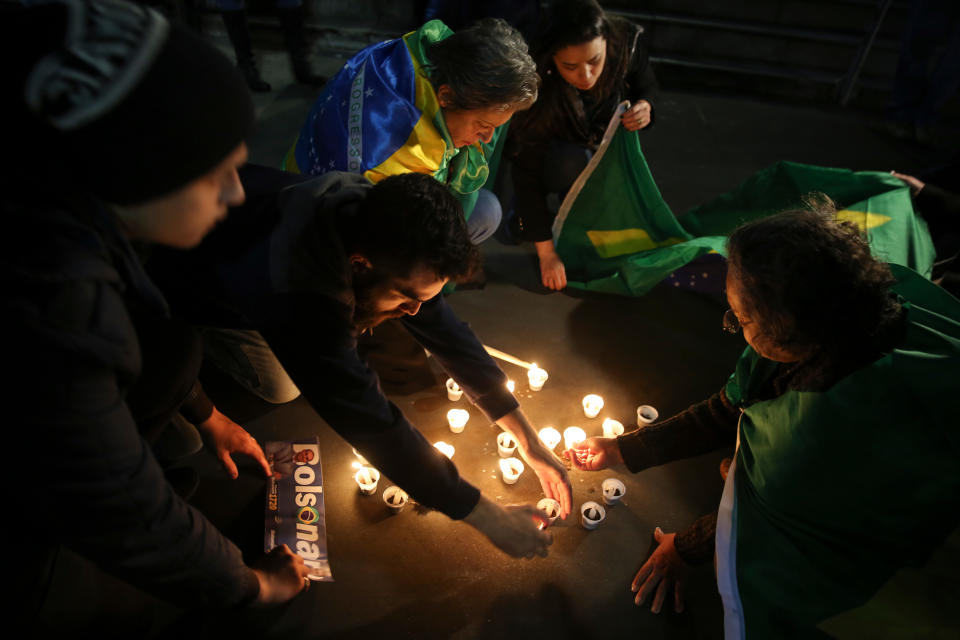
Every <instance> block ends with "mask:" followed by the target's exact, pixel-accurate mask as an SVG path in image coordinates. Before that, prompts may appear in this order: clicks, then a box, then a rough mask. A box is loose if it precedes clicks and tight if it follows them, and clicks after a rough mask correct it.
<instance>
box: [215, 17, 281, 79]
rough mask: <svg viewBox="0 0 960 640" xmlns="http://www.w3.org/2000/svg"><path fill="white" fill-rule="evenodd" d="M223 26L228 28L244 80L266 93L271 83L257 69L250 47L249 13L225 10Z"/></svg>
mask: <svg viewBox="0 0 960 640" xmlns="http://www.w3.org/2000/svg"><path fill="white" fill-rule="evenodd" d="M220 15H221V16H223V26H225V27H226V28H227V35H228V36H229V37H230V44H232V45H233V51H234V53H236V55H237V67H238V68H239V69H240V73H242V74H243V78H244V80H246V81H247V86H248V87H250V90H251V91H256V92H258V93H264V92H267V91H270V85H269V84H267V83H266V82H264V80H263V78H261V77H260V72H259V71H257V63H256V61H255V60H254V58H253V49H252V48H251V47H250V29H248V28H247V14H246V13H245V12H244V11H243V9H241V10H240V11H223V12H221V13H220Z"/></svg>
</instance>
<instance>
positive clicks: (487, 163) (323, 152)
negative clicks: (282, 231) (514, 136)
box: [282, 20, 508, 218]
mask: <svg viewBox="0 0 960 640" xmlns="http://www.w3.org/2000/svg"><path fill="white" fill-rule="evenodd" d="M452 35H453V31H451V30H450V29H448V28H447V27H446V25H444V24H443V23H442V22H440V21H439V20H431V21H430V22H428V23H426V24H425V25H423V26H422V27H420V28H419V29H417V30H416V31H411V32H410V33H408V34H406V35H405V36H403V37H402V38H397V39H394V40H388V41H386V42H380V43H378V44H374V45H371V46H369V47H366V48H364V49H362V50H361V51H359V52H358V53H356V54H354V56H353V57H351V58H350V59H349V60H348V61H347V62H346V64H345V65H344V66H343V68H342V69H341V70H340V71H339V72H338V73H337V74H336V75H335V76H334V77H333V78H331V79H330V81H329V82H328V83H327V84H326V86H325V87H324V89H323V91H322V93H321V94H320V96H319V97H318V98H317V100H316V102H315V103H314V105H313V108H312V109H311V110H310V113H309V115H308V116H307V119H306V121H305V122H304V123H303V126H302V127H301V129H300V134H299V136H298V137H297V141H296V142H295V143H294V145H293V147H291V149H290V151H289V152H288V153H287V154H286V157H285V158H284V160H283V165H282V166H283V169H284V170H286V171H292V172H295V173H304V174H309V175H314V176H318V175H323V174H324V173H327V172H328V171H349V172H351V173H361V174H363V175H364V177H366V178H367V179H368V180H370V182H374V183H376V182H379V181H380V180H383V179H384V178H386V177H387V176H393V175H398V174H402V173H425V174H428V175H432V176H433V177H434V178H436V179H437V180H438V181H440V182H442V183H444V184H446V185H448V186H449V187H450V189H451V191H452V192H453V194H454V195H455V196H456V197H457V199H458V200H459V201H460V204H461V205H462V206H463V209H464V215H465V217H467V218H469V217H470V214H471V212H472V211H473V208H474V206H475V205H476V201H477V195H478V192H479V190H480V188H481V187H483V185H484V184H486V183H487V182H488V181H490V182H492V179H493V177H494V175H495V172H496V165H497V163H498V161H499V158H500V154H501V153H502V147H503V142H504V140H505V139H506V132H507V129H508V125H507V124H503V125H501V126H499V127H497V128H496V129H495V130H494V132H493V134H492V137H491V140H490V142H488V143H487V142H483V141H477V142H476V143H474V144H472V145H469V146H465V147H461V148H459V149H458V148H457V147H456V146H454V143H453V140H452V139H451V137H450V132H449V131H448V130H447V126H446V120H445V119H444V115H443V110H442V109H441V107H440V102H439V99H438V98H437V94H436V90H435V88H434V86H433V83H432V82H431V80H430V77H429V68H430V60H429V58H428V51H429V48H430V45H431V44H435V43H437V42H440V41H441V40H444V39H446V38H449V37H450V36H452Z"/></svg>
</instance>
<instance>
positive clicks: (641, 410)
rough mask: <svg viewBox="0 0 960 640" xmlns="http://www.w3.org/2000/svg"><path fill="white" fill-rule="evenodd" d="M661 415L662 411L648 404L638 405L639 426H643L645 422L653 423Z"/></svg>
mask: <svg viewBox="0 0 960 640" xmlns="http://www.w3.org/2000/svg"><path fill="white" fill-rule="evenodd" d="M659 417H660V412H659V411H657V410H656V409H654V408H653V407H651V406H650V405H648V404H642V405H640V406H639V407H637V426H638V427H642V426H643V425H645V424H651V423H652V422H653V421H654V420H656V419H657V418H659Z"/></svg>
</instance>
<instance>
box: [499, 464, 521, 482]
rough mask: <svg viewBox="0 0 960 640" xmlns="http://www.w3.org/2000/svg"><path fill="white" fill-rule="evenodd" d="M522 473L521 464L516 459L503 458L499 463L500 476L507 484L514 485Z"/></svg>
mask: <svg viewBox="0 0 960 640" xmlns="http://www.w3.org/2000/svg"><path fill="white" fill-rule="evenodd" d="M521 473H523V463H522V462H520V460H518V459H517V458H504V459H503V460H501V461H500V474H501V476H502V477H503V481H504V482H505V483H507V484H515V483H516V482H517V480H518V479H519V478H520V474H521Z"/></svg>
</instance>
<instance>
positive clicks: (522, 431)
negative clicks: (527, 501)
mask: <svg viewBox="0 0 960 640" xmlns="http://www.w3.org/2000/svg"><path fill="white" fill-rule="evenodd" d="M497 424H498V425H500V427H501V428H503V429H504V430H506V431H509V432H510V434H511V435H513V437H514V439H515V440H516V441H517V444H518V448H519V449H520V455H521V456H522V457H523V459H524V460H525V461H526V462H527V464H528V465H530V468H532V469H533V471H534V472H535V473H536V474H537V477H538V478H540V486H542V487H543V493H544V495H546V496H547V497H548V498H553V499H554V500H556V501H557V502H559V503H560V517H561V518H563V519H566V517H567V516H568V515H570V510H571V509H572V508H573V488H572V487H571V486H570V478H568V477H567V469H566V467H564V466H563V462H562V461H560V459H559V458H557V456H555V455H553V452H552V451H549V450H548V449H547V448H546V447H545V446H543V443H542V442H540V436H538V435H537V432H536V431H534V430H533V426H532V425H531V424H530V422H529V421H528V420H527V417H526V416H525V415H523V412H522V411H521V410H520V409H515V410H513V411H511V412H510V413H508V414H507V415H505V416H503V417H502V418H500V419H499V420H497Z"/></svg>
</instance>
